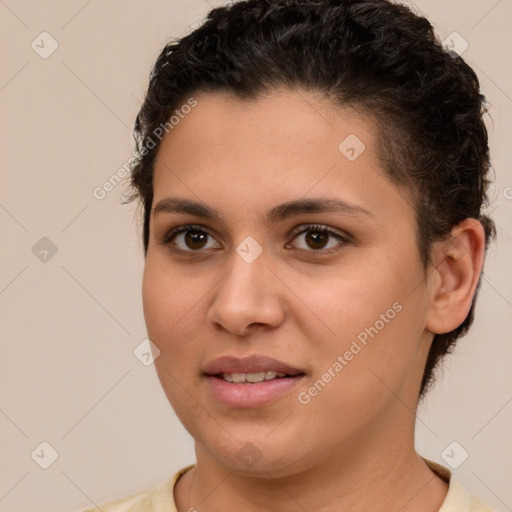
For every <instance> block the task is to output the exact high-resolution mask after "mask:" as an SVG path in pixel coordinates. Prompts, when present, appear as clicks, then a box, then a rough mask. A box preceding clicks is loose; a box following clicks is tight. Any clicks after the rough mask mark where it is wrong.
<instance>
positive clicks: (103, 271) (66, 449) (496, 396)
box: [0, 0, 512, 512]
mask: <svg viewBox="0 0 512 512" xmlns="http://www.w3.org/2000/svg"><path fill="white" fill-rule="evenodd" d="M220 3H221V2H217V3H214V2H213V0H208V1H205V0H187V1H185V0H172V1H169V0H167V1H164V0H154V1H152V2H136V1H133V0H131V1H127V0H124V1H121V0H112V1H99V0H92V1H91V0H89V1H86V0H72V1H71V0H68V1H66V2H58V1H57V0H50V1H46V2H23V1H21V0H6V1H5V2H2V1H0V16H1V18H0V19H1V26H0V47H1V48H2V50H3V51H2V65H1V67H0V105H1V109H2V116H1V130H2V132H1V133H2V138H1V144H2V149H1V152H0V155H1V156H0V158H1V164H0V168H1V173H2V174H1V180H2V181H1V183H2V186H1V189H0V222H1V225H2V260H1V265H0V307H1V322H2V324H1V325H2V346H1V358H0V361H1V372H2V386H1V391H0V393H1V394H0V431H1V449H2V452H1V453H2V455H1V461H2V462H1V463H0V511H9V512H21V511H25V512H26V511H28V510H38V511H39V512H50V511H51V512H59V511H62V512H64V511H66V512H72V511H80V510H83V509H85V508H88V507H92V506H93V504H94V503H96V504H98V503H103V502H105V501H108V500H111V499H114V498H117V497H121V496H126V495H128V494H131V493H133V492H135V491H138V490H141V489H144V488H147V487H150V486H153V485H155V484H156V483H158V482H160V481H162V480H163V479H165V478H167V477H168V476H170V475H171V474H173V473H174V472H175V471H176V470H178V469H179V468H181V467H183V466H185V465H186V464H189V463H191V462H194V460H195V458H194V452H193V443H192V440H191V438H190V436H189V435H188V434H187V433H186V431H185V430H184V429H183V427H182V426H181V424H180V423H179V421H178V420H177V418H176V417H175V415H174V413H173V411H172V409H171V407H170V405H169V404H168V402H167V400H166V398H165V395H164V393H163V391H162V390H161V388H160V385H159V382H158V379H157V377H156V373H155V370H154V367H153V366H148V367H146V366H144V365H143V364H141V362H140V361H139V360H138V359H137V358H136V357H135V356H134V354H133V351H134V349H135V348H136V347H137V346H138V345H139V343H141V341H142V340H143V339H144V338H145V337H146V333H145V326H144V321H143V316H142V305H141V298H140V288H141V275H142V268H143V257H142V244H141V242H139V232H138V229H137V225H136V222H135V220H134V219H135V213H136V211H135V208H134V206H133V205H129V206H122V205H121V204H120V195H121V192H122V186H118V187H116V188H115V189H114V190H113V191H112V192H110V193H109V194H108V195H107V196H106V198H105V199H103V200H97V199H95V198H94V196H93V193H92V192H93V189H94V188H95V187H98V186H101V185H102V184H103V183H104V182H105V181H106V180H108V178H109V177H110V176H111V175H112V174H114V173H115V172H116V171H117V169H119V168H120V167H122V166H123V164H124V163H125V162H126V161H127V160H128V158H129V156H130V155H131V151H132V148H133V146H132V136H131V127H132V125H133V122H134V119H135V115H136V113H137V111H138V108H139V106H140V104H141V101H142V99H143V94H144V90H145V88H146V87H147V81H148V75H149V71H150V68H151V66H152V65H153V62H154V60H155V58H156V56H157V55H158V53H159V52H160V50H161V48H162V46H163V45H164V43H165V42H167V41H168V39H169V37H171V36H179V35H183V34H184V33H186V32H187V31H188V30H189V29H190V26H192V25H194V23H197V22H198V21H199V20H201V19H202V17H203V16H204V15H205V14H206V13H207V11H208V10H209V9H210V8H211V7H213V6H215V5H220ZM416 8H417V9H421V10H422V11H424V12H425V13H426V14H427V16H428V17H429V18H430V19H431V20H432V21H433V23H434V24H435V26H436V29H437V31H438V34H439V35H440V37H441V38H442V39H444V38H445V37H447V36H448V34H450V33H451V32H453V31H457V32H458V33H460V34H461V35H462V36H463V37H464V39H465V40H467V41H468V43H469V47H468V49H467V50H466V51H465V52H464V58H465V59H466V60H467V61H468V62H469V63H470V64H471V65H472V66H473V67H474V69H475V70H476V71H477V73H478V75H479V77H480V79H481V84H482V90H483V92H484V93H485V94H486V95H487V97H488V99H489V101H490V103H491V105H492V108H491V117H492V123H491V122H489V130H490V139H491V150H492V153H493V166H494V169H495V170H496V175H497V183H496V185H495V186H494V188H493V199H494V202H493V204H492V206H491V209H492V210H494V218H495V220H496V222H497V224H498V231H499V234H498V236H499V242H498V244H497V246H496V247H493V248H492V250H491V252H490V253H489V255H488V257H487V262H486V267H485V282H484V286H483V290H482V293H481V297H480V302H479V306H478V309H477V321H476V323H475V325H474V327H473V329H472V332H471V334H470V335H469V336H467V337H466V338H465V339H464V341H463V342H462V343H460V346H459V347H458V348H457V350H456V352H455V355H454V356H453V357H451V358H450V359H449V360H448V361H447V363H446V365H445V370H444V377H443V379H442V380H441V381H440V382H439V384H438V385H437V386H436V388H435V389H434V390H433V391H432V392H431V394H430V396H429V398H428V401H427V404H426V406H424V407H422V408H421V410H420V412H419V419H418V423H417V448H418V450H419V452H420V453H421V454H422V455H423V456H426V457H429V458H430V459H433V460H436V461H438V462H441V463H443V464H445V465H446V462H445V461H443V459H442V457H441V454H442V452H443V450H444V449H445V448H446V447H447V446H448V445H449V444H450V443H451V442H452V441H457V442H458V443H459V444H460V445H461V446H462V447H463V448H464V449H465V450H466V451H467V452H468V453H469V458H468V459H467V460H466V461H465V462H464V463H463V464H462V465H461V466H460V467H459V468H458V469H457V470H454V473H455V475H456V476H457V478H459V479H460V480H461V481H462V482H463V484H465V485H466V486H467V488H469V489H471V490H472V491H473V492H474V493H476V494H478V495H480V496H482V497H483V498H484V499H485V500H486V501H488V502H489V503H490V504H491V505H493V506H494V507H495V508H496V510H501V511H505V510H512V486H511V485H510V481H511V476H512V462H511V460H512V457H511V456H510V455H511V448H512V446H511V436H510V432H511V420H512V386H511V384H512V379H511V377H510V375H511V374H512V372H511V361H512V344H511V343H510V331H511V327H512V322H511V318H512V286H511V284H512V274H511V265H510V255H511V253H512V240H511V233H512V188H507V187H512V171H511V169H512V167H511V163H512V162H511V153H510V141H511V135H512V128H511V114H512V85H511V83H512V76H511V75H512V74H511V55H510V53H511V48H512V37H511V28H512V27H511V17H512V2H511V1H510V0H500V1H497V0H478V1H477V0H473V1H467V0H449V1H446V0H435V1H432V0H430V1H427V0H418V1H417V2H416ZM43 31H47V32H48V33H49V34H51V36H52V37H53V38H54V39H55V40H56V41H57V42H58V45H59V46H58V49H57V50H56V51H55V52H54V53H53V54H52V55H51V56H49V57H48V58H46V59H43V58H41V57H40V56H39V54H38V53H36V51H35V50H33V49H32V47H31V43H32V41H34V40H36V43H37V42H38V41H39V46H40V48H39V51H43V48H41V46H42V44H41V43H40V38H38V36H39V34H40V33H41V32H43ZM44 37H47V36H44ZM44 47H45V49H46V50H48V48H50V40H49V39H45V43H44ZM43 237H47V238H49V239H50V240H51V242H52V243H53V244H54V245H55V246H56V248H57V253H56V254H55V255H53V256H52V255H51V252H49V253H48V256H47V261H46V262H42V261H40V260H39V259H38V257H36V255H35V254H34V253H33V250H32V248H33V246H34V245H35V244H36V243H38V241H39V240H40V239H41V238H43ZM40 243H42V244H43V245H44V243H45V242H40ZM37 247H39V246H37ZM41 250H44V247H43V249H41V248H40V247H39V251H41ZM36 252H37V251H36ZM41 257H43V254H39V258H41ZM43 441H46V442H47V443H49V444H50V445H51V446H52V447H53V448H54V449H55V450H56V451H57V452H58V458H57V459H56V461H55V462H54V463H53V464H52V465H51V466H50V467H48V469H42V468H41V467H40V465H39V464H41V463H44V462H45V461H46V462H48V461H49V456H50V453H51V450H50V449H49V448H47V447H46V448H45V446H44V445H43V447H41V446H40V443H42V442H43ZM457 449H458V448H457ZM34 450H35V454H34V456H33V457H34V458H32V456H31V454H32V453H33V452H34ZM41 450H43V451H42V452H41ZM38 463H39V464H38Z"/></svg>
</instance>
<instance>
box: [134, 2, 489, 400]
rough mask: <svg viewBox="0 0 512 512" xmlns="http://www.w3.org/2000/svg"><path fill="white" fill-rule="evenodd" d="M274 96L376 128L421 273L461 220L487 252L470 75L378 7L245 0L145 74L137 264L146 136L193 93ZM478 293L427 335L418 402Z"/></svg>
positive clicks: (148, 178) (174, 45) (419, 26)
mask: <svg viewBox="0 0 512 512" xmlns="http://www.w3.org/2000/svg"><path fill="white" fill-rule="evenodd" d="M282 86H285V87H287V88H289V89H294V88H296V89H299V88H300V89H302V90H307V91H315V92H317V93H320V94H321V95H322V97H326V98H329V99H331V100H332V101H333V102H334V103H335V104H339V105H340V106H349V107H353V108H356V109H358V110H359V111H360V112H362V113H366V114H368V115H369V116H371V119H373V120H375V122H376V123H377V126H378V128H379V130H378V132H379V136H378V138H379V141H378V151H379V157H380V159H381V160H382V162H383V164H384V166H385V171H386V174H387V177H388V178H389V179H390V180H391V181H392V182H393V183H395V184H396V185H399V186H401V185H403V186H405V187H407V190H409V191H411V193H412V196H413V197H414V203H415V204H414V206H415V211H416V217H417V243H418V247H419V250H420V254H421V257H422V260H423V261H422V262H423V266H424V269H425V271H426V270H427V268H428V265H429V263H431V262H432V260H431V256H432V245H433V243H434V242H435V241H439V240H444V239H447V237H448V236H449V235H450V232H451V229H452V228H453V227H454V226H455V225H457V224H458V223H460V222H461V221H463V220H464V219H466V218H471V217H472V218H475V219H477V220H479V221H480V222H481V223H482V225H483V227H484V230H485V235H486V245H485V247H486V249H487V247H488V246H489V242H490V240H491V239H492V238H493V237H494V236H495V234H496V230H495V226H494V223H493V221H492V220H491V219H490V218H489V217H488V216H486V215H485V214H484V212H483V209H484V207H485V206H487V204H488V198H487V193H486V190H487V187H488V184H489V180H488V179H487V174H488V171H489V169H490V161H489V148H488V142H487V130H486V127H485V124H484V121H483V115H484V114H485V113H486V112H487V107H486V100H485V96H483V95H482V94H481V93H480V88H479V82H478V78H477V76H476V74H475V72H474V71H473V70H472V69H471V68H470V67H469V66H468V65H467V64H466V63H465V62H464V60H463V59H462V58H461V57H460V56H458V55H457V54H455V53H452V52H450V51H448V50H445V49H444V48H443V46H442V44H441V43H440V42H439V40H437V39H436V37H435V34H434V29H433V27H432V25H431V24H430V22H429V21H428V20H427V19H425V18H424V17H422V16H418V15H416V14H414V13H413V12H412V11H411V10H410V9H409V8H407V7H405V6H403V5H398V4H393V3H391V2H390V1H387V0H246V1H240V2H236V3H234V4H233V5H231V6H229V7H221V8H215V9H213V10H211V11H210V12H209V14H208V16H207V18H206V19H205V21H204V22H203V23H202V24H201V25H200V26H199V27H198V28H197V29H196V30H194V31H193V32H191V33H190V34H188V35H186V36H185V37H183V38H181V39H174V40H172V41H171V42H169V43H168V44H167V45H166V46H165V48H164V49H163V50H162V52H161V53H160V55H159V57H158V59H157V61H156V63H155V65H154V67H153V69H152V71H151V75H150V83H149V87H148V91H147V94H146V97H145V100H144V103H143V105H142V107H141V109H140V111H139V113H138V115H137V119H136V122H135V129H134V137H135V140H136V153H135V154H136V158H135V159H134V163H133V165H132V172H131V186H132V193H131V195H130V196H129V197H128V199H127V201H126V202H128V201H132V200H133V199H136V198H137V199H139V201H140V204H141V206H142V207H143V222H144V225H143V241H144V252H145V254H146V253H147V247H148V241H149V219H150V213H151V207H152V202H153V163H154V160H155V156H156V153H157V151H158V146H159V143H160V140H161V138H160V137H155V134H160V133H161V132H162V129H161V127H162V126H166V131H168V127H169V119H171V116H172V115H173V114H174V113H175V111H177V110H178V109H179V108H180V106H181V105H184V104H186V102H187V98H188V99H190V97H191V95H192V94H193V93H195V92H215V91H223V92H224V91H226V92H230V93H232V94H233V95H236V96H237V97H239V98H241V99H246V100H250V99H257V98H258V97H260V95H262V94H264V93H266V92H269V91H272V90H274V89H277V88H280V87H282ZM166 123H167V124H166ZM155 139H156V140H155ZM480 285H481V278H480V281H479V283H478V287H477V290H476V292H475V296H474V297H473V303H472V305H471V309H470V311H469V313H468V315H467V317H466V319H465V320H464V322H463V323H462V324H461V325H460V326H459V327H457V328H456V329H455V330H453V331H451V332H449V333H445V334H436V335H435V336H434V339H433V343H432V346H431V349H430V352H429V354H428V358H427V361H426V366H425V370H424V374H423V378H422V382H421V389H420V394H419V398H420V399H422V398H423V396H424V395H425V392H426V390H427V389H428V388H429V386H430V384H431V382H432V381H433V375H434V373H433V370H434V368H435V367H436V365H437V364H438V363H439V361H440V360H441V359H442V358H443V357H444V356H445V355H446V354H448V353H450V352H451V351H453V347H454V343H455V341H456V340H457V339H458V338H459V337H461V336H463V335H464V334H465V333H466V332H467V330H468V328H469V327H470V325H471V324H472V322H473V318H474V307H475V301H476V297H477V294H478V291H479V289H480Z"/></svg>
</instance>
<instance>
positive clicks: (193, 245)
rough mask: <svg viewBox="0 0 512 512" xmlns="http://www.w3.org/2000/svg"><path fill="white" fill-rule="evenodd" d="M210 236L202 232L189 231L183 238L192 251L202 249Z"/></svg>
mask: <svg viewBox="0 0 512 512" xmlns="http://www.w3.org/2000/svg"><path fill="white" fill-rule="evenodd" d="M209 236H210V235H208V233H205V232H202V231H187V232H186V233H185V236H184V238H183V240H184V242H185V245H186V246H187V247H189V248H190V249H202V248H203V247H204V246H205V245H206V242H207V238H208V237H209Z"/></svg>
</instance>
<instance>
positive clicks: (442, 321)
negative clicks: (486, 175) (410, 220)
mask: <svg viewBox="0 0 512 512" xmlns="http://www.w3.org/2000/svg"><path fill="white" fill-rule="evenodd" d="M484 253H485V231H484V228H483V226H482V224H481V223H480V222H478V221H477V220H476V219H466V220H464V221H462V222H461V223H460V224H458V225H457V226H455V227H454V228H453V229H452V233H451V236H450V238H449V239H448V240H446V241H443V242H439V244H438V246H437V247H436V248H435V256H434V257H435V260H434V268H432V269H431V271H430V272H431V273H432V275H431V276H430V279H429V281H430V283H431V286H430V294H431V296H430V299H431V302H430V307H429V312H428V315H427V319H426V328H427V329H428V330H429V331H431V332H433V333H434V334H442V333H446V332H450V331H453V330H454V329H456V328H457V327H458V326H459V325H461V324H462V322H464V319H465V318H466V316H467V314H468V312H469V310H470V308H471V303H472V300H473V296H474V294H475V290H476V287H477V285H478V280H479V278H480V274H481V272H482V267H483V262H484Z"/></svg>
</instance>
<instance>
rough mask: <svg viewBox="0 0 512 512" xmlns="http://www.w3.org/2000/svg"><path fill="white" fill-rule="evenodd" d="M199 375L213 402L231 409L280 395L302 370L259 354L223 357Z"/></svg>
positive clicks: (292, 385) (260, 403)
mask: <svg viewBox="0 0 512 512" xmlns="http://www.w3.org/2000/svg"><path fill="white" fill-rule="evenodd" d="M203 376H204V377H205V381H206V383H207V387H208V390H209V392H210V393H211V395H212V396H213V398H214V399H215V400H216V401H217V402H219V403H221V404H222V405H225V406H228V407H231V408H250V407H261V406H264V405H267V404H269V403H271V402H275V401H276V400H278V399H280V398H284V397H285V396H286V395H288V394H290V392H291V391H292V390H293V388H295V387H296V386H297V385H298V383H299V381H301V380H302V379H304V378H305V377H306V372H305V371H303V370H301V369H299V368H296V367H294V366H291V365H289V364H287V363H283V362H282V361H278V360H277V359H273V358H269V357H267V356H262V355H252V356H250V357H246V358H238V357H235V356H224V357H221V358H218V359H215V360H214V361H212V362H211V363H209V364H207V365H206V367H205V368H204V370H203Z"/></svg>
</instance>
